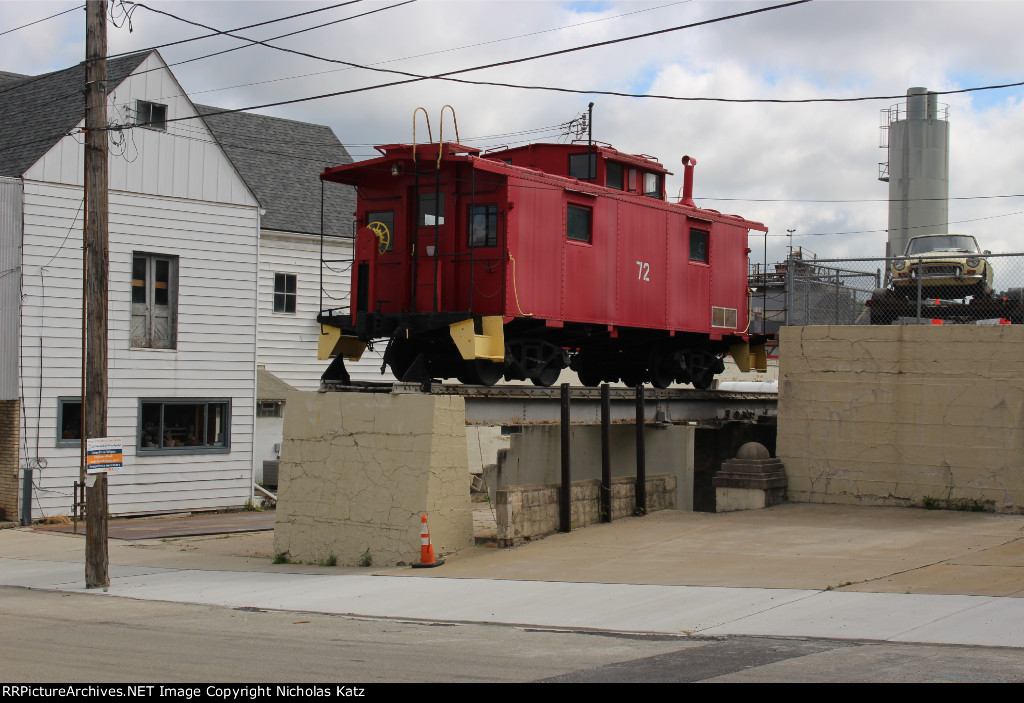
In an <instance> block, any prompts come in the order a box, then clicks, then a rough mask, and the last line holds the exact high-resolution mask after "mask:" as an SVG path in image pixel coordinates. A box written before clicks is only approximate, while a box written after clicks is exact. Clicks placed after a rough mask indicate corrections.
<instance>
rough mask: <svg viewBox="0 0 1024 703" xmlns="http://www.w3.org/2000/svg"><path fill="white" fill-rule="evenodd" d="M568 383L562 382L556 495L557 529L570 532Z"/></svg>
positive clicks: (570, 485) (570, 483) (570, 481)
mask: <svg viewBox="0 0 1024 703" xmlns="http://www.w3.org/2000/svg"><path fill="white" fill-rule="evenodd" d="M570 428H571V423H570V415H569V384H568V383H563V384H562V427H561V430H562V493H561V495H560V496H559V497H558V498H559V500H558V503H559V505H558V512H559V529H560V530H561V531H562V532H572V477H571V475H570V472H569V439H570Z"/></svg>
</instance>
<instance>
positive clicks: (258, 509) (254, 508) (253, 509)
mask: <svg viewBox="0 0 1024 703" xmlns="http://www.w3.org/2000/svg"><path fill="white" fill-rule="evenodd" d="M245 509H246V511H247V512H250V513H262V512H263V506H262V505H256V504H255V503H253V502H252V498H250V499H249V500H247V501H245Z"/></svg>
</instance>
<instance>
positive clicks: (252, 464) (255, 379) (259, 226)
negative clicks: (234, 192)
mask: <svg viewBox="0 0 1024 703" xmlns="http://www.w3.org/2000/svg"><path fill="white" fill-rule="evenodd" d="M266 212H267V211H266V210H264V209H263V208H262V207H260V206H259V205H258V204H257V206H256V295H255V296H253V306H252V307H253V311H252V313H253V324H254V325H255V331H254V333H253V335H254V338H253V349H252V435H251V437H252V439H251V440H250V441H249V457H250V461H249V504H250V505H255V503H256V490H255V487H256V400H257V399H256V396H257V394H258V390H257V386H258V383H259V375H258V372H257V368H258V367H259V360H260V359H259V353H260V246H261V244H262V237H263V215H265V214H266Z"/></svg>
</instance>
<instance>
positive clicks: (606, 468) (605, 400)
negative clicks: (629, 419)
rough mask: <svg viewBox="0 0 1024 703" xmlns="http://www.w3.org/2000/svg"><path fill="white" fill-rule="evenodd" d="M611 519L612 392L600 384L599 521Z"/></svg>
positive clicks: (603, 384)
mask: <svg viewBox="0 0 1024 703" xmlns="http://www.w3.org/2000/svg"><path fill="white" fill-rule="evenodd" d="M611 521H612V394H611V392H610V391H609V389H608V384H607V383H602V384H601V522H611Z"/></svg>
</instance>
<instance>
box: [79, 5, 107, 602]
mask: <svg viewBox="0 0 1024 703" xmlns="http://www.w3.org/2000/svg"><path fill="white" fill-rule="evenodd" d="M106 126H107V2H106V0H87V2H86V3H85V194H84V197H85V232H84V241H83V244H84V246H83V249H84V251H83V258H84V266H83V274H84V276H85V286H84V287H85V300H83V301H82V304H83V305H84V306H85V316H84V317H85V329H83V330H82V334H83V347H84V350H83V365H84V367H85V370H84V373H83V388H82V415H83V425H84V427H85V433H84V434H83V436H82V443H83V444H86V443H88V442H89V440H90V439H93V438H99V437H106V436H107V276H108V273H109V268H110V252H109V249H108V237H107V130H106ZM85 506H86V507H85V587H86V588H106V587H107V586H109V585H110V575H109V573H108V566H109V554H108V552H107V474H106V473H105V472H104V473H91V474H89V475H88V476H87V477H86V489H85Z"/></svg>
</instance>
